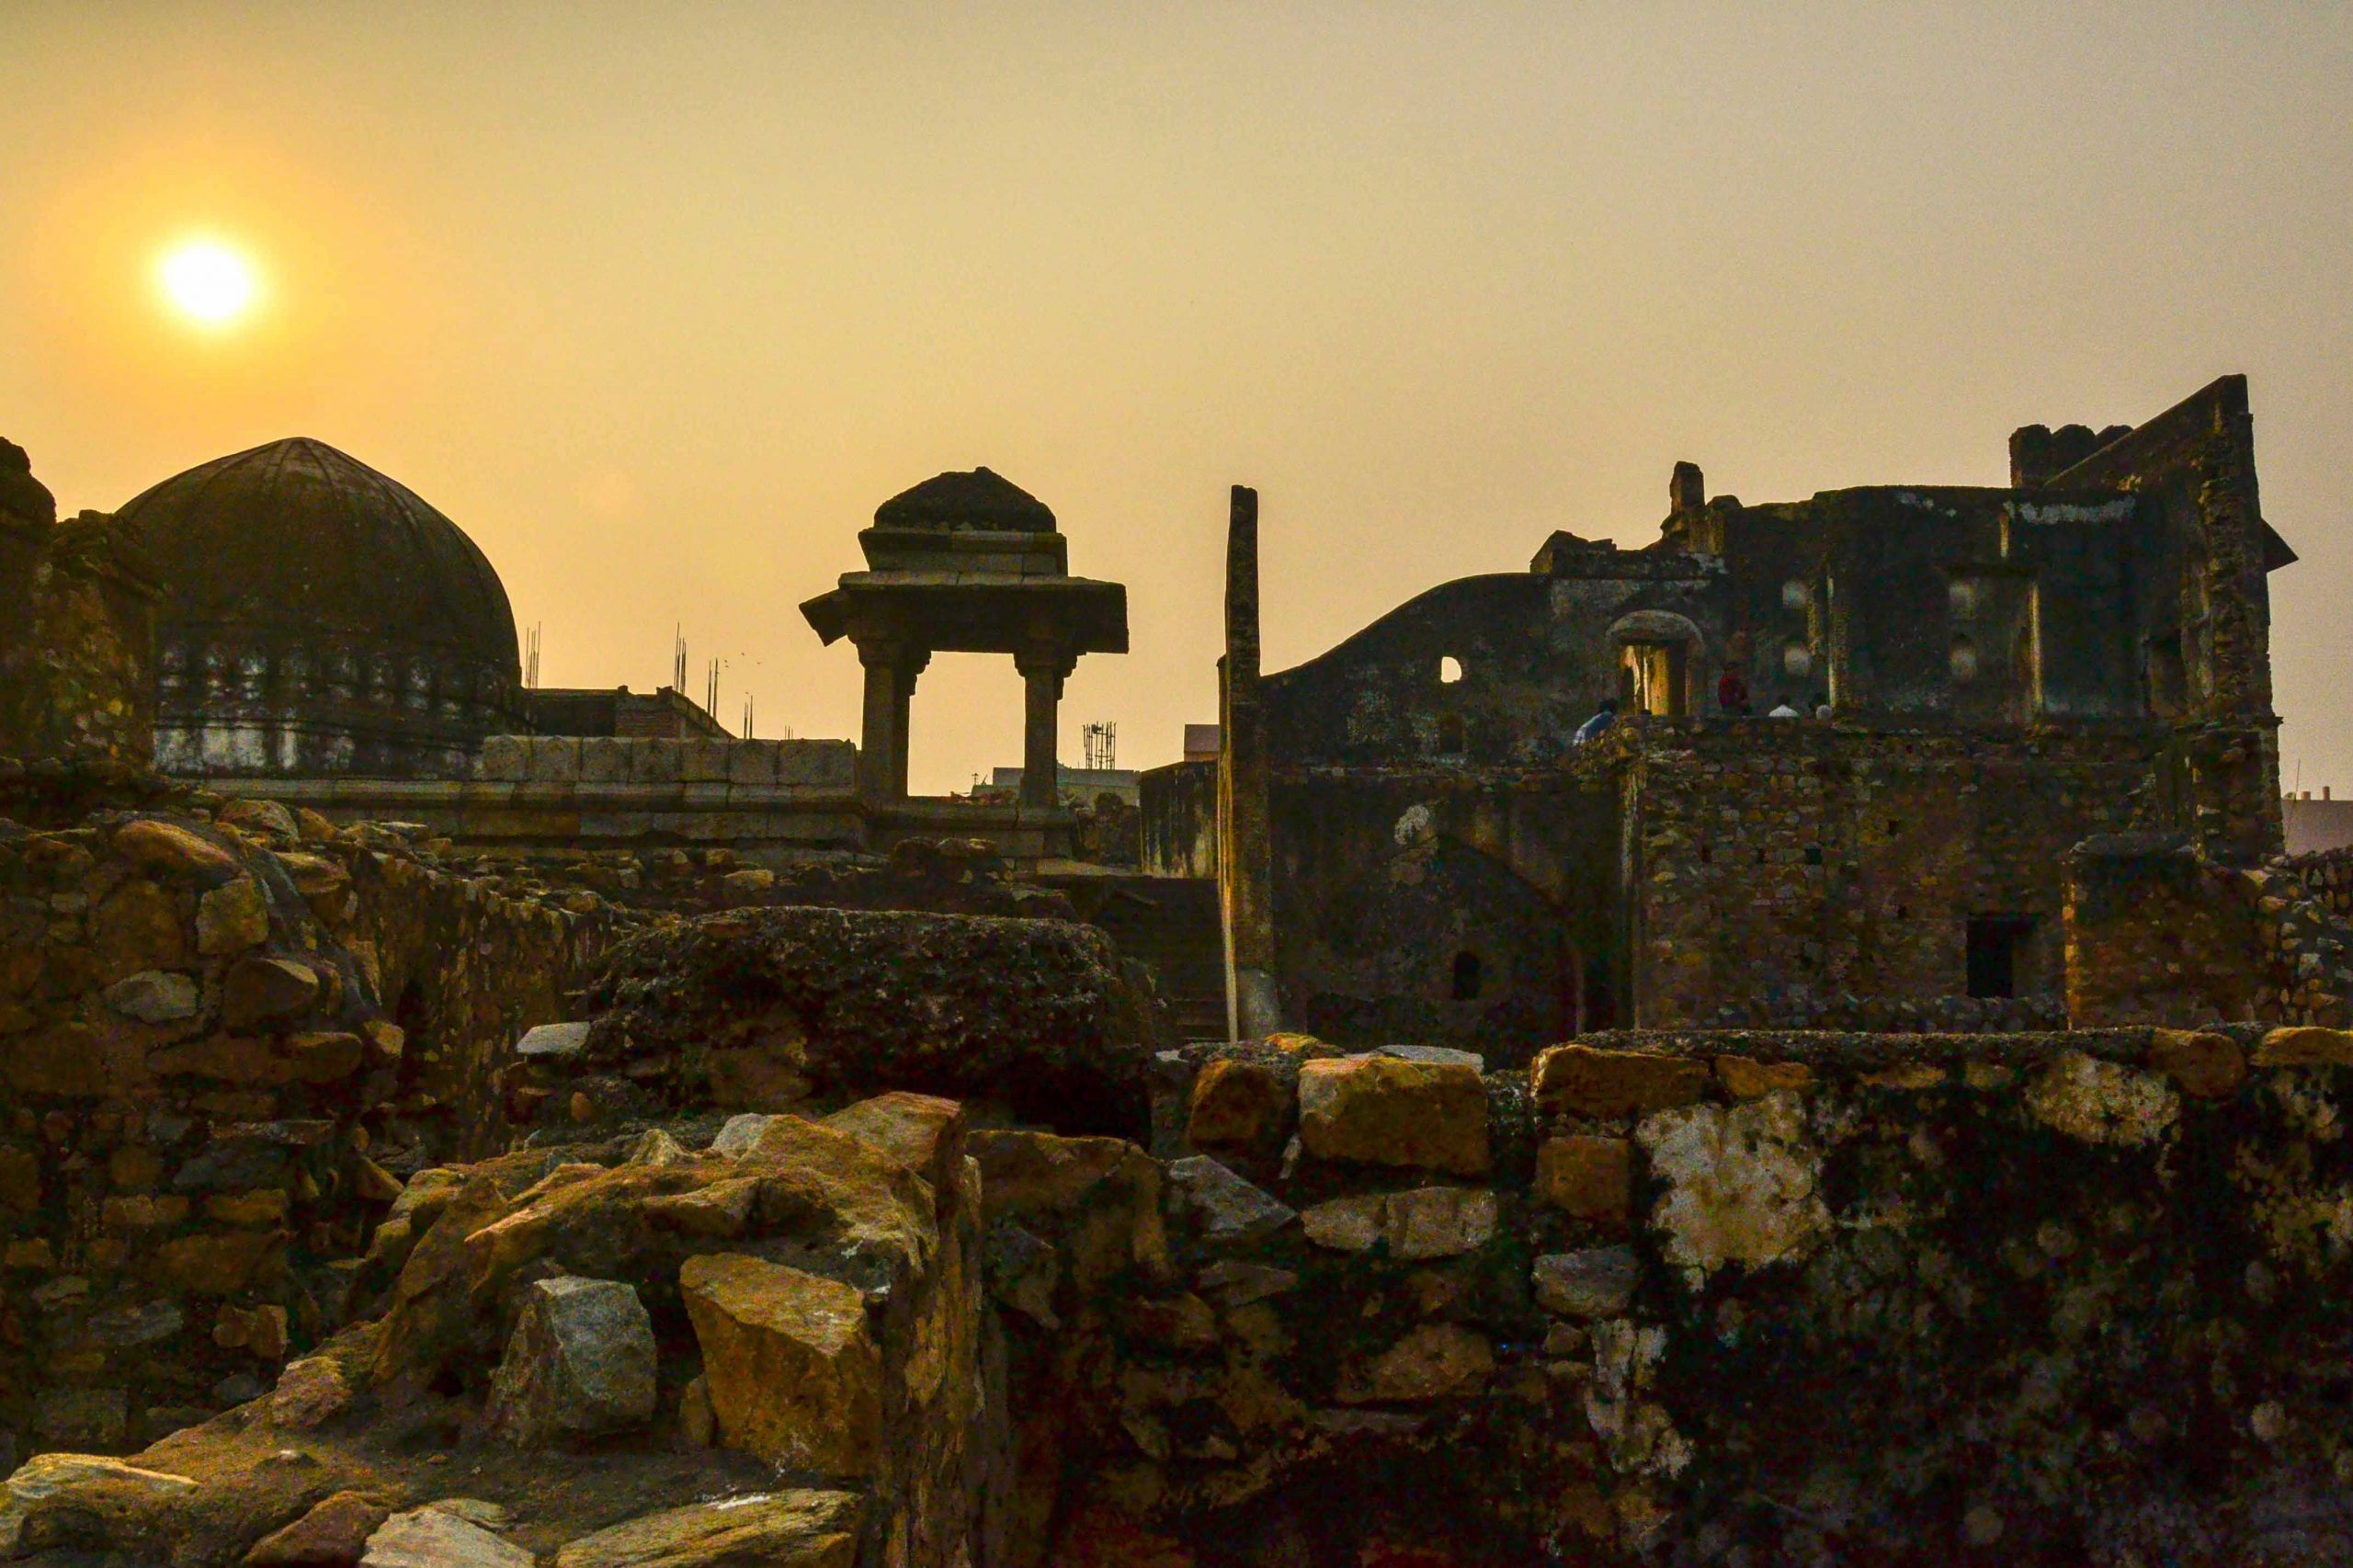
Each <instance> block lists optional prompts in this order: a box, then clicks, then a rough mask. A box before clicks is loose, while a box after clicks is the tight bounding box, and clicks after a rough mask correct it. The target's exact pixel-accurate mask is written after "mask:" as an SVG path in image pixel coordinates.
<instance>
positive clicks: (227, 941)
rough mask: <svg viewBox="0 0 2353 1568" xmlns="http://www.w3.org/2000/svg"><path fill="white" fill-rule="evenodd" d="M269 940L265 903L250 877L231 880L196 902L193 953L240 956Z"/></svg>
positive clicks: (259, 889)
mask: <svg viewBox="0 0 2353 1568" xmlns="http://www.w3.org/2000/svg"><path fill="white" fill-rule="evenodd" d="M268 940H269V900H268V898H267V896H265V895H264V893H263V892H262V891H261V883H260V882H258V881H255V880H254V879H253V878H252V877H234V878H232V879H231V880H229V881H225V882H223V883H222V884H221V885H220V886H219V887H217V888H214V889H212V890H211V891H210V892H207V893H206V894H205V895H204V896H203V897H202V898H200V899H199V900H197V903H196V950H197V951H198V952H199V953H202V954H204V955H206V956H207V957H214V956H218V955H220V954H224V953H242V952H244V950H245V949H248V948H258V947H260V946H261V945H262V944H263V943H264V942H267V941H268Z"/></svg>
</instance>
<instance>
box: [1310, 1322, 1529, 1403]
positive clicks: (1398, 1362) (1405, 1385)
mask: <svg viewBox="0 0 2353 1568" xmlns="http://www.w3.org/2000/svg"><path fill="white" fill-rule="evenodd" d="M1494 1371H1495V1351H1494V1350H1493V1349H1492V1348H1490V1347H1489V1346H1488V1344H1487V1341H1486V1339H1485V1338H1484V1337H1483V1335H1479V1334H1478V1333H1476V1332H1475V1331H1473V1330H1471V1329H1468V1328H1465V1327H1463V1326H1462V1325H1461V1324H1457V1323H1431V1324H1422V1325H1421V1326H1420V1327H1419V1328H1416V1329H1415V1330H1414V1331H1413V1332H1412V1333H1410V1334H1408V1335H1405V1336H1404V1338H1403V1339H1400V1340H1399V1341H1398V1342H1397V1343H1396V1344H1394V1345H1392V1346H1390V1347H1389V1348H1388V1349H1387V1350H1385V1351H1383V1352H1381V1355H1380V1356H1378V1357H1377V1358H1374V1359H1373V1360H1372V1361H1371V1363H1370V1364H1369V1365H1367V1366H1365V1367H1362V1368H1360V1369H1358V1370H1357V1371H1356V1372H1355V1373H1354V1374H1352V1375H1350V1376H1349V1377H1347V1378H1344V1379H1343V1380H1342V1381H1341V1383H1340V1386H1339V1388H1338V1390H1337V1391H1336V1398H1337V1399H1338V1400H1339V1401H1340V1403H1343V1404H1375V1403H1391V1402H1392V1401H1395V1402H1408V1401H1415V1400H1426V1399H1445V1398H1449V1397H1451V1396H1455V1395H1461V1394H1470V1393H1476V1392H1479V1390H1480V1389H1481V1388H1483V1387H1484V1386H1485V1384H1486V1381H1487V1379H1488V1377H1489V1376H1490V1375H1491V1374H1493V1373H1494Z"/></svg>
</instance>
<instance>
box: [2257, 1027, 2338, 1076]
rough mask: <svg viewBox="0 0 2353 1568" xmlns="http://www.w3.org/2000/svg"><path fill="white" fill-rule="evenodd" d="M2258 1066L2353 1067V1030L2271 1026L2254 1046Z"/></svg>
mask: <svg viewBox="0 0 2353 1568" xmlns="http://www.w3.org/2000/svg"><path fill="white" fill-rule="evenodd" d="M2255 1065H2256V1066H2257V1067H2345V1066H2353V1029H2327V1028H2284V1029H2273V1030H2272V1031H2271V1032H2270V1033H2268V1034H2267V1035H2265V1036H2264V1037H2263V1039H2262V1040H2261V1041H2260V1042H2259V1043H2258V1044H2257V1045H2256V1048H2255Z"/></svg>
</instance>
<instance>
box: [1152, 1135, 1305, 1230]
mask: <svg viewBox="0 0 2353 1568" xmlns="http://www.w3.org/2000/svg"><path fill="white" fill-rule="evenodd" d="M1168 1195H1169V1200H1170V1206H1171V1207H1172V1208H1174V1209H1176V1210H1178V1211H1179V1212H1180V1213H1183V1214H1187V1215H1189V1216H1190V1218H1191V1219H1192V1221H1193V1223H1194V1225H1195V1226H1196V1227H1197V1228H1198V1230H1199V1234H1200V1237H1201V1239H1202V1240H1203V1241H1205V1242H1207V1243H1209V1244H1211V1246H1220V1247H1239V1246H1249V1245H1251V1244H1254V1243H1256V1242H1261V1241H1264V1240H1266V1239H1267V1237H1268V1236H1271V1235H1273V1234H1274V1233H1276V1232H1278V1231H1279V1230H1281V1229H1282V1228H1283V1227H1284V1226H1286V1225H1289V1224H1290V1222H1291V1221H1294V1220H1296V1219H1298V1218H1299V1214H1298V1211H1297V1210H1293V1209H1290V1208H1288V1207H1287V1206H1285V1205H1284V1204H1282V1203H1280V1202H1279V1201H1278V1200H1277V1199H1275V1198H1274V1197H1272V1196H1271V1195H1270V1194H1268V1193H1267V1192H1266V1191H1265V1190H1263V1189H1262V1188H1260V1187H1256V1186H1254V1185H1253V1184H1252V1183H1250V1182H1248V1181H1245V1180H1244V1179H1243V1178H1242V1177H1240V1176H1236V1175H1234V1174H1233V1172H1232V1171H1230V1170H1228V1169H1227V1168H1226V1167H1225V1166H1224V1165H1222V1164H1220V1163H1219V1162H1218V1161H1216V1160H1213V1159H1211V1157H1210V1156H1209V1155H1207V1154H1194V1155H1191V1156H1189V1157H1188V1158H1186V1159H1182V1160H1177V1161H1175V1162H1173V1163H1172V1164H1171V1165H1169V1167H1168Z"/></svg>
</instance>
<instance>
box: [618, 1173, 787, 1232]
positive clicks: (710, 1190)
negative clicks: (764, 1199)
mask: <svg viewBox="0 0 2353 1568" xmlns="http://www.w3.org/2000/svg"><path fill="white" fill-rule="evenodd" d="M759 1195H760V1184H759V1181H758V1179H757V1178H756V1177H753V1176H739V1177H737V1178H736V1179H734V1180H733V1181H718V1182H713V1183H711V1184H710V1186H708V1187H697V1188H695V1189H694V1190H693V1191H692V1192H679V1193H671V1194H666V1195H665V1196H662V1197H658V1198H649V1199H646V1200H645V1204H644V1212H645V1217H646V1219H647V1220H648V1221H651V1222H652V1223H654V1225H657V1226H660V1227H662V1228H663V1229H665V1230H671V1231H677V1232H680V1233H683V1234H686V1235H689V1236H717V1237H726V1236H734V1235H741V1234H742V1233H743V1232H744V1227H745V1225H747V1224H749V1223H750V1222H751V1218H752V1205H753V1204H754V1203H755V1202H756V1200H757V1199H758V1198H759Z"/></svg>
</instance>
